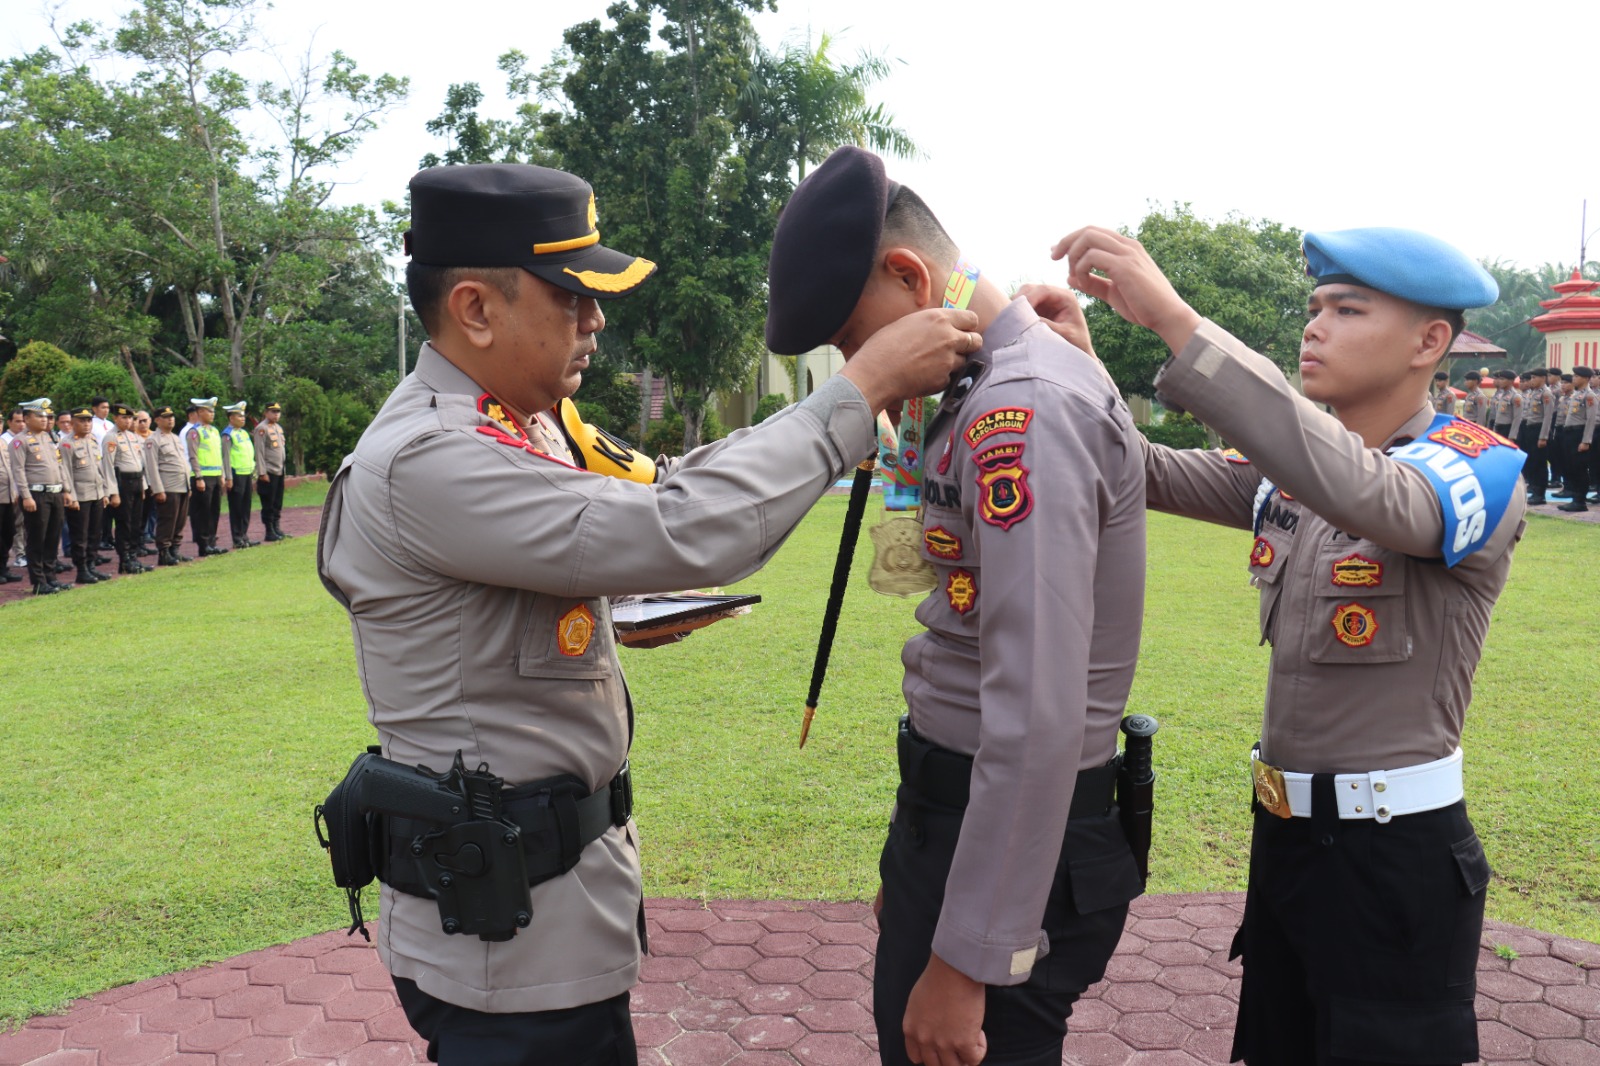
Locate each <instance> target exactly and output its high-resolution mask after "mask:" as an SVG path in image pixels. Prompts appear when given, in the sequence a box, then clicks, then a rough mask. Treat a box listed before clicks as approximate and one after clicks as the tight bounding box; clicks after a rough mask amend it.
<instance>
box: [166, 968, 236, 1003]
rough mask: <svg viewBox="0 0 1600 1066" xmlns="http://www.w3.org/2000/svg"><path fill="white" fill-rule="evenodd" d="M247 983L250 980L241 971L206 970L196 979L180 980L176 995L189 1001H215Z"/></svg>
mask: <svg viewBox="0 0 1600 1066" xmlns="http://www.w3.org/2000/svg"><path fill="white" fill-rule="evenodd" d="M249 983H250V978H249V977H248V976H246V975H245V973H244V971H242V970H207V971H204V972H202V973H201V974H200V975H199V976H197V977H192V978H189V979H187V980H180V981H179V982H178V995H179V996H187V997H189V998H191V999H217V998H218V997H220V996H225V995H227V994H228V993H229V992H232V991H233V990H234V989H236V988H243V987H244V986H245V985H247V984H249Z"/></svg>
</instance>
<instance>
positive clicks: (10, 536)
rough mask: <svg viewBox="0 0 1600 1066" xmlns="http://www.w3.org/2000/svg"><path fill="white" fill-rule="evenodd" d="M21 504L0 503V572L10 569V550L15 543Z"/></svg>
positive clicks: (13, 502)
mask: <svg viewBox="0 0 1600 1066" xmlns="http://www.w3.org/2000/svg"><path fill="white" fill-rule="evenodd" d="M20 510H22V504H20V503H17V502H15V501H12V502H11V503H0V570H10V569H11V548H12V546H13V545H15V544H16V542H17V512H18V511H20Z"/></svg>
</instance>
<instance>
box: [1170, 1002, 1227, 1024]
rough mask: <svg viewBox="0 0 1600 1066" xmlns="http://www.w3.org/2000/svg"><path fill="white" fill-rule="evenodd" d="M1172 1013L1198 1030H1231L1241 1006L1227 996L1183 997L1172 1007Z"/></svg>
mask: <svg viewBox="0 0 1600 1066" xmlns="http://www.w3.org/2000/svg"><path fill="white" fill-rule="evenodd" d="M1172 1013H1173V1014H1174V1015H1176V1016H1177V1017H1178V1018H1180V1019H1182V1020H1183V1021H1185V1022H1187V1023H1188V1024H1190V1025H1192V1026H1194V1027H1195V1028H1197V1029H1207V1028H1212V1029H1214V1028H1216V1027H1218V1026H1228V1027H1230V1028H1231V1027H1232V1026H1233V1023H1234V1020H1235V1018H1236V1017H1237V1016H1238V1013H1239V1005H1238V1004H1237V1003H1235V1002H1233V1001H1232V1000H1231V999H1228V998H1227V997H1226V996H1183V997H1181V998H1180V999H1179V1000H1178V1002H1176V1003H1174V1004H1173V1005H1172Z"/></svg>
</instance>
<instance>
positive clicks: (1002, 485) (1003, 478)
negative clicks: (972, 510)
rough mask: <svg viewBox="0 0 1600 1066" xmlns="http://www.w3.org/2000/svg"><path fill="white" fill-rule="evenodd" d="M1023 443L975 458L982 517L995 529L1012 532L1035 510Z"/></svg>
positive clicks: (998, 447)
mask: <svg viewBox="0 0 1600 1066" xmlns="http://www.w3.org/2000/svg"><path fill="white" fill-rule="evenodd" d="M1022 450H1023V445H1021V444H1000V445H996V446H995V447H993V448H990V449H989V450H988V451H986V452H984V453H983V454H982V455H979V456H977V457H975V458H974V459H973V462H975V463H976V464H977V466H978V489H979V490H980V492H981V495H980V496H979V497H978V514H979V516H980V517H981V518H982V519H983V520H984V521H985V522H987V523H989V524H990V525H991V526H999V527H1000V528H1001V529H1010V528H1011V527H1012V526H1014V525H1016V524H1017V523H1018V522H1020V521H1022V520H1023V519H1024V518H1027V517H1028V515H1029V514H1031V513H1032V511H1033V493H1032V491H1031V490H1030V489H1029V488H1028V468H1027V467H1025V466H1023V465H1022Z"/></svg>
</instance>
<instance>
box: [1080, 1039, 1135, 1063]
mask: <svg viewBox="0 0 1600 1066" xmlns="http://www.w3.org/2000/svg"><path fill="white" fill-rule="evenodd" d="M1065 1048H1066V1051H1065V1054H1064V1055H1063V1058H1064V1060H1065V1061H1066V1062H1070V1063H1073V1064H1074V1066H1122V1064H1123V1063H1125V1062H1128V1061H1129V1060H1131V1059H1132V1058H1133V1049H1132V1048H1131V1047H1129V1046H1128V1045H1127V1044H1125V1043H1123V1042H1122V1041H1121V1040H1119V1039H1118V1038H1116V1037H1114V1036H1112V1035H1111V1034H1110V1033H1068V1034H1067V1040H1066V1044H1065Z"/></svg>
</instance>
